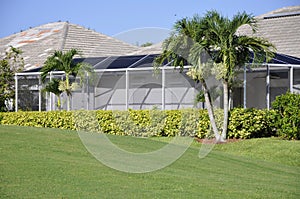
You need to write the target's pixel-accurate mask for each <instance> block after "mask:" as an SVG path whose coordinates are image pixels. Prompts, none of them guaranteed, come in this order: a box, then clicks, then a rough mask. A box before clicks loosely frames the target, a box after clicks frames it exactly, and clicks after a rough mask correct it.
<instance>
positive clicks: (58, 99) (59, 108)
mask: <svg viewBox="0 0 300 199" xmlns="http://www.w3.org/2000/svg"><path fill="white" fill-rule="evenodd" d="M56 97H57V108H58V110H59V111H60V110H61V100H60V95H57V96H56Z"/></svg>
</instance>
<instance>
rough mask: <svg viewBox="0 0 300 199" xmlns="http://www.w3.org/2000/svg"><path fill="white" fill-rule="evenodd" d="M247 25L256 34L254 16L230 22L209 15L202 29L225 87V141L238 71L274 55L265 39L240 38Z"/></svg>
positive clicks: (206, 46) (230, 20)
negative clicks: (231, 94) (248, 64)
mask: <svg viewBox="0 0 300 199" xmlns="http://www.w3.org/2000/svg"><path fill="white" fill-rule="evenodd" d="M244 25H247V26H249V27H250V28H251V29H252V32H253V33H255V32H256V30H257V20H256V19H255V18H254V16H252V15H249V14H246V13H245V12H243V13H238V14H236V15H234V16H233V18H232V19H229V18H227V17H223V16H221V15H220V14H219V13H218V12H216V11H209V12H208V13H207V14H206V15H205V17H204V19H203V24H202V25H201V29H202V30H203V31H204V37H203V40H205V42H204V44H205V50H206V51H207V52H208V54H209V55H210V56H211V57H212V59H213V61H214V63H215V69H217V70H215V71H216V73H215V74H216V76H217V77H218V78H219V79H220V80H222V84H223V97H224V100H223V101H224V106H223V107H224V122H223V131H222V138H223V139H225V138H226V133H227V126H228V111H229V99H230V98H229V93H232V88H233V85H234V82H235V78H236V76H237V71H238V69H240V67H242V66H244V64H245V63H247V62H249V61H250V57H251V55H252V56H253V62H263V61H268V60H269V59H270V58H272V56H273V51H275V47H274V46H273V45H272V44H271V43H270V42H268V41H267V40H265V39H263V38H259V37H254V36H247V35H240V34H238V29H239V28H240V27H241V26H244ZM200 32H201V31H200Z"/></svg>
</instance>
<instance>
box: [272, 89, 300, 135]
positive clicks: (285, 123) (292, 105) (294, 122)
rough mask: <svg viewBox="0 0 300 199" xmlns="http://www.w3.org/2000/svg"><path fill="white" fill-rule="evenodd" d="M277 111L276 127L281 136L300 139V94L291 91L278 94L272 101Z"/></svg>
mask: <svg viewBox="0 0 300 199" xmlns="http://www.w3.org/2000/svg"><path fill="white" fill-rule="evenodd" d="M272 108H273V109H274V110H275V111H276V116H275V117H276V119H275V121H276V122H275V127H276V128H277V133H278V135H279V136H280V137H282V138H285V139H296V140H299V139H300V94H292V93H290V92H288V93H286V94H283V95H280V96H277V97H276V99H275V100H274V101H273V103H272Z"/></svg>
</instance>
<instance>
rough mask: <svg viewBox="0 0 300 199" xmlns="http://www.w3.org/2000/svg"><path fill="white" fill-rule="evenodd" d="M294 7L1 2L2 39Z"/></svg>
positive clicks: (289, 1) (251, 0)
mask: <svg viewBox="0 0 300 199" xmlns="http://www.w3.org/2000/svg"><path fill="white" fill-rule="evenodd" d="M292 5H300V0H184V1H183V0H106V1H103V0H85V1H76V0H51V1H49V0H48V1H41V0H0V7H1V12H0V26H1V30H0V38H2V37H5V36H8V35H11V34H13V33H17V32H20V31H21V30H26V29H28V28H29V27H35V26H39V25H42V24H45V23H49V22H55V21H59V20H61V21H69V22H70V23H74V24H78V25H81V26H84V27H86V28H90V29H93V30H95V31H97V32H100V33H104V34H106V35H110V36H114V35H120V34H119V33H120V32H124V31H125V32H126V31H128V30H132V29H136V28H139V29H140V28H144V27H157V28H162V29H168V30H169V29H171V28H172V25H173V24H174V22H175V21H176V20H179V19H181V18H183V17H190V16H193V15H194V14H196V13H197V14H199V15H203V14H204V13H205V12H206V11H207V10H211V9H215V10H217V11H219V12H220V13H222V14H223V15H225V16H229V17H231V16H232V15H234V14H235V13H237V12H239V11H240V12H242V11H246V12H247V13H249V14H250V13H251V14H253V15H260V14H264V13H266V12H269V11H272V10H275V9H278V8H281V7H285V6H292Z"/></svg>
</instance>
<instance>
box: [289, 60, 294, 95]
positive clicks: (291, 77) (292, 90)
mask: <svg viewBox="0 0 300 199" xmlns="http://www.w3.org/2000/svg"><path fill="white" fill-rule="evenodd" d="M293 87H294V67H293V66H291V67H290V92H291V93H294V88H293Z"/></svg>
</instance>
